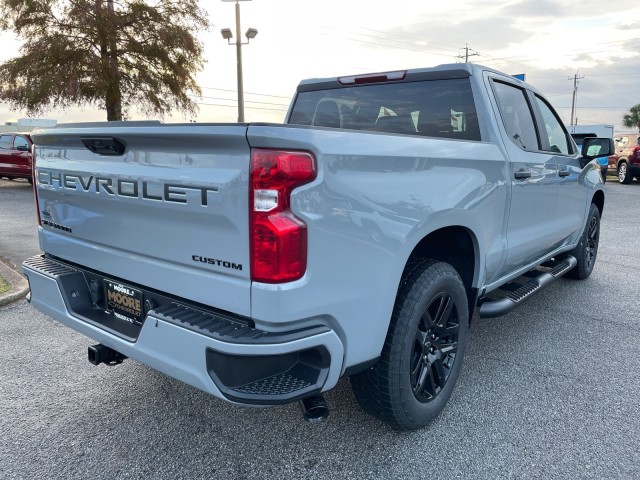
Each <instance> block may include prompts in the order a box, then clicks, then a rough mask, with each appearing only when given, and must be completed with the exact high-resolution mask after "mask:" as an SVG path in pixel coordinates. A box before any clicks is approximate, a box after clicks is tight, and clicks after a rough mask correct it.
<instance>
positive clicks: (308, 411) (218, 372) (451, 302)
mask: <svg viewBox="0 0 640 480" xmlns="http://www.w3.org/2000/svg"><path fill="white" fill-rule="evenodd" d="M33 139H34V142H35V147H34V158H35V160H34V163H35V167H34V184H35V190H36V204H37V212H38V221H39V225H38V231H39V238H40V245H41V249H42V251H43V252H44V253H43V255H40V256H37V257H34V258H30V259H27V260H26V261H25V262H24V265H23V270H24V273H25V275H26V276H27V278H28V280H29V284H30V287H31V294H30V302H31V304H32V305H34V306H35V307H36V308H38V309H39V310H41V311H42V312H45V313H46V314H48V315H49V316H51V317H52V318H53V319H55V320H57V321H59V322H61V323H63V324H65V325H67V326H69V327H71V328H72V329H74V330H76V331H78V332H80V333H82V334H84V335H86V336H87V337H90V338H91V339H93V340H94V341H95V342H99V343H98V344H97V345H94V346H91V347H89V360H90V361H91V362H92V363H94V364H100V363H106V364H110V365H112V364H118V363H120V362H122V361H123V360H124V359H125V358H131V359H135V360H137V361H139V362H142V363H143V364H146V365H148V366H150V367H152V368H154V369H157V370H159V371H161V372H163V373H165V374H166V375H169V376H171V377H174V378H176V379H178V380H181V381H183V382H186V383H188V384H190V385H192V386H194V387H197V388H199V389H201V390H204V391H205V392H209V393H210V394H212V395H214V396H216V397H218V398H220V399H223V400H227V401H230V402H234V403H237V404H243V405H254V406H268V405H278V404H284V403H289V402H294V401H300V403H301V405H302V409H303V412H304V414H305V416H306V418H307V419H309V420H312V421H317V420H319V419H321V418H324V417H325V416H326V415H327V414H328V408H327V405H326V403H325V402H324V399H323V396H322V394H323V392H326V391H328V390H330V389H332V388H333V387H335V386H336V384H337V383H338V381H339V380H340V379H341V378H346V377H350V382H351V385H352V388H353V391H354V393H355V397H356V399H357V401H358V403H359V405H360V406H361V407H362V408H363V410H365V411H366V412H368V413H370V414H372V415H374V416H376V417H378V418H379V419H382V420H383V421H386V422H388V423H389V424H391V425H392V426H394V427H396V428H399V429H404V430H410V429H417V428H420V427H423V426H424V425H426V424H427V423H428V422H429V421H431V420H432V419H433V418H434V417H436V416H437V415H438V413H439V412H440V411H441V410H442V409H443V408H444V406H445V403H446V402H447V400H448V398H449V397H450V395H451V392H452V389H453V388H454V384H455V383H456V379H457V378H458V376H459V374H460V369H461V366H462V361H463V356H464V353H465V347H466V345H467V339H468V335H469V323H470V321H471V318H472V317H473V315H474V312H475V311H476V309H478V311H479V315H480V316H481V317H496V316H499V315H503V314H505V313H507V312H509V311H511V310H512V309H513V308H515V307H517V306H519V305H521V304H522V303H523V302H524V301H525V300H526V299H527V298H529V297H530V296H531V295H534V294H536V293H537V292H539V291H540V290H541V289H542V287H544V286H546V285H548V284H549V283H552V282H553V281H554V280H555V279H557V278H559V277H561V276H563V275H565V274H566V275H567V276H570V277H573V278H576V279H584V278H586V277H588V276H589V275H590V274H591V272H592V270H593V268H594V264H595V261H596V255H597V250H598V240H599V232H600V217H601V215H602V211H603V207H604V199H605V197H604V191H603V185H602V179H601V178H600V174H599V168H598V165H597V163H596V162H595V161H592V160H593V159H594V158H596V157H599V156H606V155H610V154H611V153H612V148H613V147H612V141H611V139H599V138H587V139H585V141H584V144H583V146H582V149H581V151H578V150H577V147H576V145H575V143H574V142H573V140H572V139H571V137H570V135H569V134H568V133H567V131H566V129H565V128H564V126H563V123H562V122H561V121H560V119H559V117H558V115H557V114H556V113H555V111H554V110H553V108H552V107H551V105H550V104H549V102H548V101H547V100H545V99H544V97H543V96H542V94H541V93H540V92H538V91H537V90H535V89H534V88H532V87H531V86H529V85H528V84H525V83H523V82H521V81H519V80H516V79H514V78H512V77H510V76H508V75H505V74H502V73H500V72H497V71H494V70H491V69H489V68H485V67H482V66H478V65H443V66H439V67H435V68H426V69H415V70H407V71H395V72H387V73H376V74H371V75H357V76H345V77H339V78H327V79H314V80H307V81H303V82H302V83H301V84H300V85H299V86H298V88H297V92H296V95H295V97H294V99H293V102H292V104H291V107H290V109H289V112H288V113H287V118H286V123H285V124H258V123H250V124H198V125H194V124H188V125H171V124H161V123H159V122H156V123H135V122H126V123H109V124H79V125H75V126H73V125H67V126H60V127H58V128H55V129H50V130H43V131H40V132H38V133H37V134H35V135H34V136H33ZM496 341H507V340H506V339H496Z"/></svg>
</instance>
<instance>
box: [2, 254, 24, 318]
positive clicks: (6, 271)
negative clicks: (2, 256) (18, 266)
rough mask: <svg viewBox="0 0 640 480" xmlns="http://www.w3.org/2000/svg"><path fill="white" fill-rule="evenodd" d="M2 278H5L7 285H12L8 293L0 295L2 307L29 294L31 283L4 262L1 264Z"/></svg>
mask: <svg viewBox="0 0 640 480" xmlns="http://www.w3.org/2000/svg"><path fill="white" fill-rule="evenodd" d="M0 277H2V278H4V279H5V280H6V281H7V283H9V285H11V288H10V289H9V291H8V292H5V293H0V307H3V306H5V305H8V304H10V303H12V302H15V301H16V300H19V299H21V298H22V297H24V296H25V295H27V293H29V282H27V279H26V278H24V277H23V276H22V275H20V274H19V273H18V272H16V271H15V270H14V269H12V268H9V267H8V266H7V265H5V264H4V263H2V262H0Z"/></svg>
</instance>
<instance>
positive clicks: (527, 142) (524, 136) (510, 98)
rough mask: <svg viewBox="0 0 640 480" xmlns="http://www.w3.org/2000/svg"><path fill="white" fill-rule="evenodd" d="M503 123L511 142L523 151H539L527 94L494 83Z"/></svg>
mask: <svg viewBox="0 0 640 480" xmlns="http://www.w3.org/2000/svg"><path fill="white" fill-rule="evenodd" d="M493 86H494V90H495V93H496V100H497V101H498V108H499V109H500V115H501V116H502V123H503V124H504V128H505V130H506V131H507V135H509V138H511V141H512V142H513V143H515V144H516V145H517V146H518V147H520V148H521V149H522V150H528V151H538V150H540V144H539V143H538V134H537V132H536V127H535V123H534V121H533V114H532V112H531V107H530V105H529V101H528V100H527V96H526V93H525V91H524V90H523V89H521V88H518V87H516V86H514V85H510V84H507V83H502V82H498V81H494V82H493Z"/></svg>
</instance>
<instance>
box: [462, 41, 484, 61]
mask: <svg viewBox="0 0 640 480" xmlns="http://www.w3.org/2000/svg"><path fill="white" fill-rule="evenodd" d="M476 55H480V54H479V53H478V52H473V53H469V44H468V43H465V44H464V55H458V57H457V58H464V63H469V57H474V56H476Z"/></svg>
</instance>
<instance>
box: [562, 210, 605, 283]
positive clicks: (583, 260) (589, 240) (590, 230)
mask: <svg viewBox="0 0 640 480" xmlns="http://www.w3.org/2000/svg"><path fill="white" fill-rule="evenodd" d="M599 243H600V210H598V207H596V206H595V205H594V204H593V203H592V204H591V207H589V216H588V217H587V223H586V225H585V226H584V230H583V231H582V235H581V236H580V242H578V245H577V246H576V248H574V249H573V250H571V251H570V252H569V255H572V256H574V257H576V260H577V261H578V264H577V265H576V266H575V267H574V268H573V269H572V270H570V271H569V272H567V274H566V275H565V276H566V277H567V278H573V279H575V280H584V279H585V278H587V277H588V276H589V275H591V272H592V271H593V267H595V264H596V259H597V256H598V244H599Z"/></svg>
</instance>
